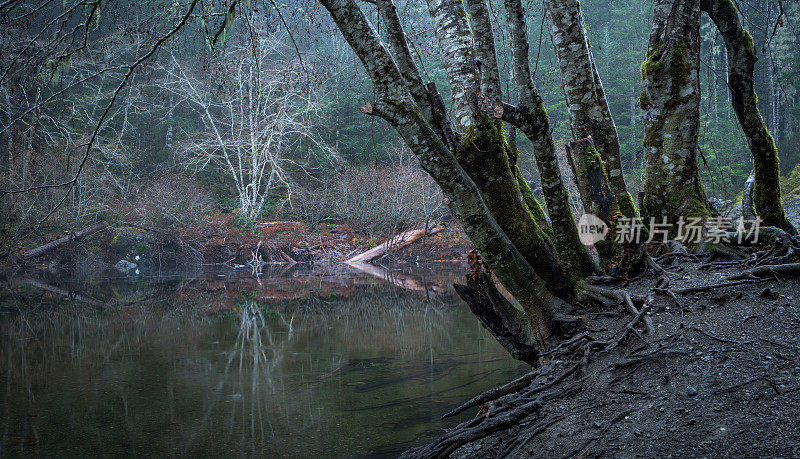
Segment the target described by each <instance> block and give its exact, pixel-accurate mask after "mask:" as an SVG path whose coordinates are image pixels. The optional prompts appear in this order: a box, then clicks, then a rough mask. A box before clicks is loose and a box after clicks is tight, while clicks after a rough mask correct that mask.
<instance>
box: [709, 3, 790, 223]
mask: <svg viewBox="0 0 800 459" xmlns="http://www.w3.org/2000/svg"><path fill="white" fill-rule="evenodd" d="M700 3H701V7H702V10H703V11H705V12H706V13H707V14H708V15H709V17H710V18H711V20H712V21H714V24H715V25H716V27H717V29H718V30H719V32H720V34H721V35H722V38H723V39H724V40H725V48H726V50H727V53H728V62H729V64H728V69H729V70H728V72H729V77H728V85H729V87H730V89H731V91H730V93H731V103H732V105H733V111H734V112H735V113H736V117H737V118H738V119H739V124H740V125H741V126H742V131H744V135H745V137H746V138H747V145H748V146H749V147H750V152H751V153H752V155H753V169H754V171H755V187H754V189H753V205H754V206H755V210H756V213H757V214H758V216H759V217H761V218H762V219H763V221H764V224H765V225H768V226H776V227H778V228H781V229H784V230H787V231H789V232H790V233H792V234H796V229H795V228H794V226H792V224H791V223H790V222H789V221H788V220H787V219H786V213H785V212H784V209H783V200H782V197H781V186H780V166H779V159H778V149H777V148H776V147H775V140H774V139H773V138H772V135H771V134H770V132H769V130H768V129H767V126H766V124H764V120H763V118H762V117H761V113H760V112H759V111H758V104H757V98H756V92H755V87H754V83H755V79H754V76H755V64H756V61H758V56H756V51H755V48H754V46H753V37H752V36H750V33H749V32H747V31H746V30H745V29H744V27H742V22H741V21H740V19H739V13H738V11H737V10H736V6H735V5H734V4H733V2H732V1H731V0H702V1H701V2H700Z"/></svg>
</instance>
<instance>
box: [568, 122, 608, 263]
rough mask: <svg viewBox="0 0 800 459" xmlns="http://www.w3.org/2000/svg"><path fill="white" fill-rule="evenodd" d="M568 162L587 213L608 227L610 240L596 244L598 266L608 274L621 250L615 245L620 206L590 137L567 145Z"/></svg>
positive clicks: (603, 164) (601, 159)
mask: <svg viewBox="0 0 800 459" xmlns="http://www.w3.org/2000/svg"><path fill="white" fill-rule="evenodd" d="M567 159H568V160H569V165H570V167H571V168H572V172H573V173H574V174H575V177H579V178H578V179H577V182H578V192H579V194H580V196H581V201H582V202H583V207H584V209H585V210H586V212H588V213H591V214H592V215H595V216H597V217H599V218H600V219H601V220H603V221H604V222H606V224H608V226H609V234H611V235H612V237H609V238H606V239H605V240H603V241H598V242H597V243H596V244H595V247H596V248H597V253H598V255H599V257H600V267H601V268H602V269H603V270H604V271H609V269H610V268H611V266H612V264H614V263H615V262H616V260H617V259H618V258H619V257H620V255H621V254H620V251H621V247H620V245H619V244H617V243H615V240H614V237H613V235H614V227H615V222H616V220H617V215H618V214H620V210H619V205H618V204H617V202H616V201H615V199H614V192H613V191H612V190H611V180H610V179H609V177H608V173H607V170H606V167H605V163H604V161H603V158H602V157H601V155H600V153H599V152H598V151H597V149H596V148H595V146H594V142H593V141H592V137H587V138H585V139H581V140H576V141H575V142H570V143H569V144H567Z"/></svg>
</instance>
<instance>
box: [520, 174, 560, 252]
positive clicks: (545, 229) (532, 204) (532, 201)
mask: <svg viewBox="0 0 800 459" xmlns="http://www.w3.org/2000/svg"><path fill="white" fill-rule="evenodd" d="M514 175H515V176H516V178H517V185H518V186H519V191H520V192H521V193H522V201H523V204H525V207H526V208H527V210H528V212H529V213H530V214H531V216H532V218H533V219H534V220H535V221H536V223H537V224H538V225H539V228H540V229H541V230H542V234H543V235H544V236H545V240H546V241H547V243H548V245H549V246H550V247H553V244H554V238H555V235H554V234H553V227H552V226H550V222H549V221H548V219H547V214H545V212H544V208H543V207H542V204H541V203H540V202H539V200H538V199H536V196H534V195H533V190H531V187H530V186H528V182H526V181H525V178H524V177H523V176H522V173H520V171H519V167H518V166H516V165H515V166H514Z"/></svg>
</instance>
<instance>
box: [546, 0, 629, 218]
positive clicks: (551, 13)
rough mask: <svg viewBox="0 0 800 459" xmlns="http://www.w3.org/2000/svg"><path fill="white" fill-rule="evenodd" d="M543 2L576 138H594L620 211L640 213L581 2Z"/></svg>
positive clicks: (551, 0)
mask: <svg viewBox="0 0 800 459" xmlns="http://www.w3.org/2000/svg"><path fill="white" fill-rule="evenodd" d="M544 4H545V10H546V12H547V17H548V20H549V22H550V33H551V36H552V38H553V45H554V47H555V51H556V57H557V59H558V66H559V69H560V70H561V80H562V82H563V84H564V93H565V95H566V98H567V107H568V109H569V116H570V124H571V126H572V135H573V140H576V141H579V140H582V139H586V138H589V137H591V138H592V141H593V143H594V145H595V148H596V149H597V151H598V152H599V153H600V156H601V157H602V158H603V162H604V163H605V166H606V170H607V173H608V178H609V180H610V185H611V190H612V191H613V193H614V196H615V199H616V200H617V202H618V206H619V210H620V212H621V213H622V214H623V215H626V216H628V217H635V216H638V211H637V209H636V206H635V205H634V203H633V198H632V197H631V195H630V194H629V193H628V190H627V187H626V185H625V179H624V177H623V174H622V172H623V171H622V161H621V159H620V144H619V137H618V135H617V127H616V125H615V124H614V119H613V117H612V116H611V111H610V110H609V108H608V101H607V100H606V96H605V91H604V90H603V83H602V81H601V80H600V75H599V74H598V72H597V65H596V64H595V61H594V56H593V55H592V50H591V46H590V45H589V41H588V38H587V35H586V28H585V27H584V23H583V12H582V11H581V5H580V2H579V1H578V0H546V1H545V2H544ZM576 179H577V180H581V178H576Z"/></svg>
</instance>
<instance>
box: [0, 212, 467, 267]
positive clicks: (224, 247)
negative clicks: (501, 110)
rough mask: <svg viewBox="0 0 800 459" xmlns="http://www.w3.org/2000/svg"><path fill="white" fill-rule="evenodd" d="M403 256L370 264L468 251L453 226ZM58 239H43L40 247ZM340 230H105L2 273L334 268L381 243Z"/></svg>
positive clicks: (284, 226) (222, 222) (326, 226)
mask: <svg viewBox="0 0 800 459" xmlns="http://www.w3.org/2000/svg"><path fill="white" fill-rule="evenodd" d="M439 229H441V230H440V231H438V232H436V234H426V235H425V236H423V237H422V238H421V239H419V240H418V241H416V242H413V243H411V244H409V245H408V246H405V247H402V248H397V249H395V248H390V249H389V250H388V253H386V254H385V255H382V256H381V257H380V258H378V259H376V260H374V261H373V262H375V263H378V264H381V265H386V266H403V265H406V264H413V263H429V262H461V261H463V260H465V259H466V254H467V253H468V252H469V251H470V250H471V249H472V244H471V242H470V241H469V240H468V239H467V237H466V235H465V234H464V232H463V231H462V230H461V229H460V228H459V227H458V226H457V225H455V224H453V223H444V224H441V225H440V226H438V227H437V230H439ZM57 238H64V236H63V235H55V234H54V235H49V236H48V237H47V238H45V240H43V241H40V243H45V242H50V241H53V240H58V239H57ZM386 239H387V238H386V237H381V236H373V235H369V234H365V233H363V232H360V231H357V230H355V229H353V228H352V227H351V226H350V225H348V224H346V223H341V224H333V223H322V224H319V225H316V226H315V227H314V228H309V227H308V226H306V225H305V224H304V223H301V222H296V221H260V222H258V223H256V224H255V225H253V226H251V227H247V228H241V227H239V226H237V225H236V224H235V223H234V222H233V218H232V217H231V216H225V215H218V216H216V217H215V218H214V219H210V220H209V222H208V223H207V224H206V225H205V226H204V227H202V228H181V229H173V230H163V229H159V228H148V227H142V226H136V225H125V224H120V225H109V226H108V227H107V228H104V229H103V230H102V231H99V232H97V233H94V234H91V235H89V236H86V237H84V238H81V239H78V240H74V241H69V242H67V243H65V244H63V245H60V246H59V247H57V248H55V249H52V250H49V251H47V252H45V253H42V254H41V255H37V256H35V257H32V258H30V259H25V258H24V257H21V256H19V255H20V254H23V253H24V251H22V250H19V251H18V254H17V256H12V257H8V258H7V259H6V260H5V261H4V262H3V264H4V266H5V267H6V268H7V269H15V268H19V267H22V268H24V269H26V270H31V269H32V270H42V269H44V270H46V271H48V272H50V273H52V274H57V273H58V274H70V275H84V274H89V273H92V272H96V271H118V272H122V273H125V274H131V275H157V274H158V275H161V274H164V273H169V272H193V271H197V270H199V269H203V268H202V267H208V266H223V267H227V268H231V269H248V270H249V269H252V268H253V267H260V268H262V269H263V267H264V266H269V265H293V264H295V263H312V264H313V263H339V262H344V261H346V260H347V259H348V258H350V257H351V256H353V255H356V254H359V253H362V252H364V251H366V250H369V249H371V248H373V247H375V246H376V245H379V244H381V243H383V242H385V241H386Z"/></svg>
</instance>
